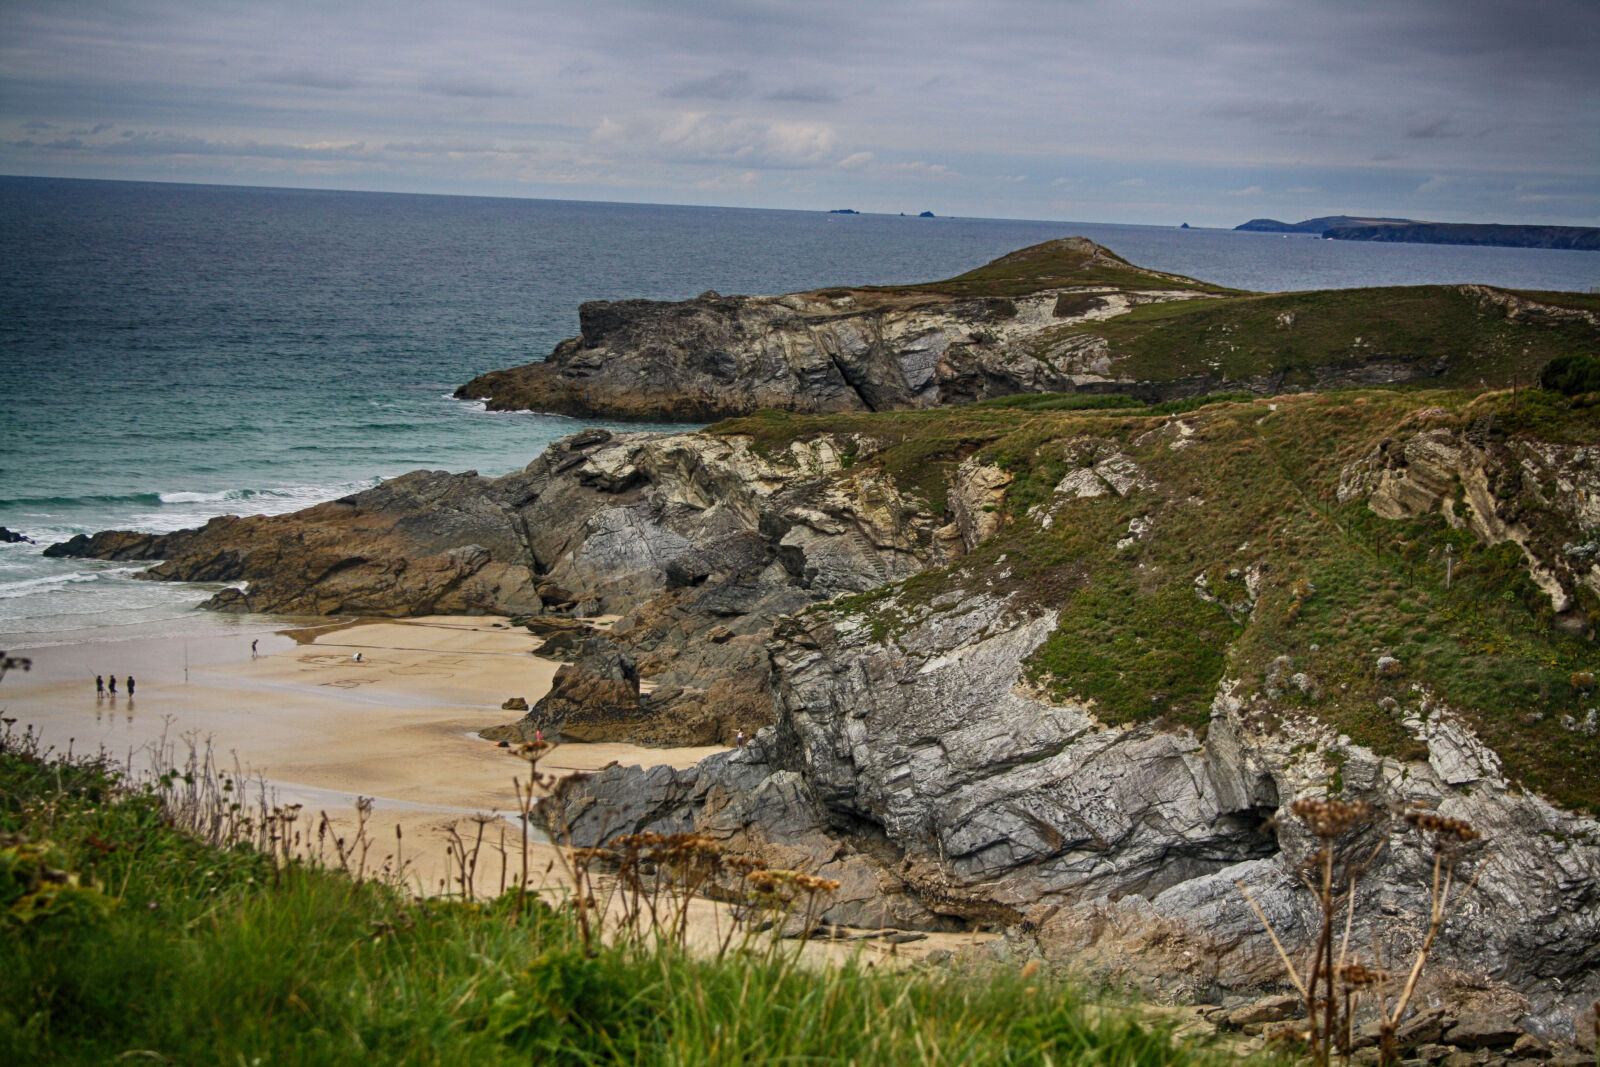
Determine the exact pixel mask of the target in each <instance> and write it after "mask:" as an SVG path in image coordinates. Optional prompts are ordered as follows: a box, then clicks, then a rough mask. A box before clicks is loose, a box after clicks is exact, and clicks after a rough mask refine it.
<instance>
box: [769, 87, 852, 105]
mask: <svg viewBox="0 0 1600 1067" xmlns="http://www.w3.org/2000/svg"><path fill="white" fill-rule="evenodd" d="M762 99H763V100H772V101H775V102H779V103H793V104H837V103H838V102H839V97H838V95H837V94H835V93H834V91H833V90H832V89H829V88H828V87H827V86H825V85H796V86H794V87H793V88H789V89H779V90H777V91H776V92H771V93H768V94H767V95H766V96H764V97H762Z"/></svg>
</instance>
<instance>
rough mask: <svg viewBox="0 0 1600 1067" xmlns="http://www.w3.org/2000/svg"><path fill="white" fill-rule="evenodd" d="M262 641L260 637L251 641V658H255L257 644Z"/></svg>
mask: <svg viewBox="0 0 1600 1067" xmlns="http://www.w3.org/2000/svg"><path fill="white" fill-rule="evenodd" d="M260 643H261V640H260V638H257V639H256V640H254V641H251V642H250V658H251V659H255V658H256V646H257V645H259V644H260Z"/></svg>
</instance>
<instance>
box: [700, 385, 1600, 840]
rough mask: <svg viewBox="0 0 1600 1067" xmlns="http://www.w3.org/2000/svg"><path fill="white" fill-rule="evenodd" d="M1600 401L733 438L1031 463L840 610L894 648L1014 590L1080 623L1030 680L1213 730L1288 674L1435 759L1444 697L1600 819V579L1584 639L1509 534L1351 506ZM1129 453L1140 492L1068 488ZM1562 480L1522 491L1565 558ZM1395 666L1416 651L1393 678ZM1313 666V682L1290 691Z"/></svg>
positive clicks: (1320, 713) (1388, 742) (1035, 416)
mask: <svg viewBox="0 0 1600 1067" xmlns="http://www.w3.org/2000/svg"><path fill="white" fill-rule="evenodd" d="M1583 403H1584V398H1582V397H1579V398H1575V399H1571V400H1569V399H1565V398H1562V397H1560V396H1558V395H1554V394H1551V393H1547V392H1543V391H1540V390H1524V391H1522V392H1521V393H1520V394H1519V395H1516V396H1512V395H1511V394H1509V393H1500V394H1487V395H1479V394H1474V393H1467V392H1413V391H1401V390H1366V391H1352V392H1341V393H1325V394H1316V395H1309V394H1307V395H1299V396H1281V397H1277V398H1275V399H1274V400H1273V401H1270V402H1269V401H1264V400H1256V401H1253V402H1247V403H1241V402H1222V403H1213V404H1210V405H1209V406H1205V407H1201V408H1199V410H1196V411H1194V412H1193V413H1192V414H1191V415H1189V416H1187V417H1184V418H1174V417H1163V416H1158V415H1155V414H1152V413H1151V409H1140V408H1137V407H1121V408H1117V409H1113V410H1105V411H1094V410H1083V411H1068V410H1051V409H1050V408H1051V404H1050V401H1049V399H1048V398H1029V399H1028V400H1027V401H1021V402H1018V403H1017V404H1015V405H1008V404H1002V403H994V404H985V405H973V406H970V407H967V408H961V409H955V410H949V411H931V412H908V413H896V414H893V415H887V416H883V415H880V416H858V417H848V418H846V417H805V418H803V417H799V416H792V415H776V414H771V413H763V414H762V415H760V416H756V417H753V418H751V419H744V420H732V421H730V422H728V423H723V424H720V425H719V426H717V427H714V428H713V430H714V431H716V432H746V433H752V434H753V435H754V436H755V437H756V439H757V441H758V442H759V443H760V445H761V447H764V448H766V449H769V450H771V451H772V452H773V454H777V453H778V452H779V451H780V450H781V448H782V446H783V444H784V443H785V442H786V440H793V439H794V438H796V437H800V436H806V435H810V434H814V433H820V432H828V433H833V434H836V435H847V436H851V437H854V438H862V439H865V440H868V441H870V442H872V444H863V445H862V446H861V455H860V458H858V459H857V460H856V461H855V462H856V463H857V464H880V465H881V466H882V469H883V470H884V471H885V472H886V473H888V474H889V475H891V476H892V477H894V478H895V479H896V480H897V481H898V482H899V483H900V484H901V485H902V487H903V488H905V489H906V490H908V491H911V492H913V493H918V494H921V495H922V496H923V497H924V499H928V500H929V501H930V502H931V503H933V505H934V506H936V507H938V508H940V509H941V510H942V509H943V508H944V507H945V506H946V505H945V503H944V494H945V491H946V490H945V483H946V481H947V479H948V478H949V477H950V476H951V475H952V474H953V472H954V470H955V468H956V466H957V465H958V464H959V463H960V462H961V460H963V459H965V458H967V457H968V456H971V455H973V454H979V455H980V456H981V457H982V458H983V459H984V460H986V461H989V462H991V463H993V464H995V465H997V466H999V467H1002V468H1004V469H1005V470H1007V471H1009V472H1010V473H1011V474H1012V476H1013V479H1014V480H1013V482H1012V484H1011V485H1010V487H1009V489H1008V490H1007V496H1006V502H1005V505H1004V510H1005V513H1006V523H1005V525H1004V526H1003V528H1002V529H1001V531H1000V533H999V534H998V535H996V536H995V537H993V538H991V539H990V540H989V541H987V542H985V543H984V544H983V545H981V546H980V547H979V548H978V550H977V551H976V552H974V553H973V554H972V555H970V556H968V557H966V558H964V559H962V560H960V561H958V562H957V563H955V564H953V565H951V566H950V567H948V568H944V569H942V570H939V571H937V572H929V573H926V574H923V575H919V576H917V577H915V578H913V579H911V580H910V581H908V582H905V583H902V584H901V585H899V586H895V587H888V588H885V589H882V590H877V591H874V592H873V593H869V594H865V595H862V596H858V597H850V598H843V599H841V600H839V601H835V602H833V603H832V604H830V605H825V606H822V608H820V609H819V610H832V611H846V612H858V613H863V614H865V615H867V616H868V617H869V618H871V619H872V620H873V621H874V629H875V632H877V633H878V634H880V635H882V636H885V637H888V638H892V637H893V636H894V634H895V633H896V632H897V631H898V629H899V628H901V627H903V626H905V625H906V624H907V622H908V621H909V620H910V619H912V618H914V617H915V614H916V612H915V611H913V610H912V609H913V608H914V607H915V606H916V605H923V606H926V605H927V604H928V603H930V602H931V601H932V600H933V599H934V598H935V597H937V596H938V595H939V594H940V593H947V592H948V591H950V590H952V589H963V588H965V589H975V590H976V589H982V590H998V591H1002V592H1011V593H1013V594H1014V595H1015V596H1016V597H1017V599H1018V603H1019V604H1023V605H1032V608H1031V609H1030V610H1047V611H1052V612H1055V613H1056V614H1057V616H1058V620H1059V621H1058V626H1057V629H1056V631H1055V632H1054V633H1053V634H1052V636H1051V637H1050V638H1049V639H1048V640H1047V641H1046V642H1045V644H1044V645H1043V646H1041V647H1040V648H1039V649H1038V651H1037V652H1036V653H1035V654H1034V656H1033V657H1032V658H1031V659H1030V661H1029V662H1028V664H1027V671H1028V673H1029V675H1030V676H1031V677H1032V678H1033V679H1034V680H1036V681H1037V682H1039V683H1041V684H1043V685H1045V686H1047V687H1049V688H1051V689H1053V690H1054V691H1056V692H1057V693H1058V694H1059V695H1060V696H1062V697H1063V698H1068V697H1072V698H1079V699H1089V700H1092V701H1094V704H1095V707H1096V709H1097V713H1098V714H1099V715H1100V716H1101V717H1102V718H1103V719H1104V720H1105V721H1107V722H1112V723H1121V722H1142V721H1152V720H1153V721H1158V722H1167V723H1171V724H1173V725H1184V726H1188V727H1191V728H1196V729H1201V730H1203V729H1204V726H1205V724H1206V722H1207V721H1208V719H1209V713H1210V705H1211V700H1212V697H1213V695H1214V693H1215V691H1216V686H1217V684H1218V682H1219V681H1220V680H1222V679H1223V678H1230V679H1238V680H1240V681H1241V682H1242V683H1243V684H1242V689H1241V693H1242V695H1245V696H1247V697H1248V696H1250V695H1252V694H1258V693H1262V692H1267V691H1269V690H1270V691H1271V692H1272V702H1273V704H1274V706H1276V707H1277V708H1279V709H1280V712H1281V713H1282V714H1306V715H1314V716H1315V717H1316V718H1317V719H1319V720H1321V721H1323V722H1325V723H1327V724H1328V725H1330V726H1332V727H1333V728H1335V729H1337V730H1339V731H1341V732H1344V733H1348V734H1349V735H1350V736H1351V737H1352V738H1353V739H1355V740H1356V741H1358V742H1359V743H1361V744H1364V745H1368V746H1370V747H1371V748H1373V749H1374V750H1375V751H1377V752H1379V753H1381V754H1386V755H1391V756H1396V757H1399V758H1402V759H1414V758H1420V757H1421V756H1423V755H1424V754H1425V753H1424V752H1423V751H1422V748H1421V746H1420V744H1419V742H1418V741H1417V740H1416V739H1415V738H1414V737H1413V735H1412V734H1411V733H1410V732H1409V731H1408V730H1407V729H1406V728H1405V726H1404V725H1403V721H1402V720H1403V718H1404V717H1405V716H1406V715H1408V714H1416V713H1417V712H1418V711H1419V710H1421V707H1422V702H1423V700H1424V699H1425V698H1426V699H1429V700H1432V701H1440V702H1443V703H1445V704H1448V705H1449V706H1450V707H1451V708H1452V709H1455V710H1456V711H1457V712H1459V713H1460V714H1461V715H1463V716H1464V717H1465V719H1466V720H1467V721H1468V722H1469V723H1470V724H1471V725H1473V726H1474V727H1475V728H1476V729H1477V730H1478V731H1479V733H1480V735H1481V736H1482V737H1483V739H1484V740H1485V741H1486V742H1487V743H1488V744H1490V745H1491V746H1492V747H1493V748H1494V749H1495V750H1496V751H1498V752H1499V753H1500V754H1501V756H1502V757H1503V758H1504V761H1505V768H1506V771H1507V772H1508V773H1509V774H1510V775H1511V777H1512V778H1513V779H1515V780H1519V781H1521V782H1522V783H1523V784H1525V785H1526V786H1528V787H1529V788H1532V789H1536V790H1538V791H1539V792H1540V793H1542V794H1543V795H1545V796H1547V797H1549V798H1551V799H1553V800H1555V801H1556V802H1558V803H1561V804H1563V805H1566V806H1568V807H1573V808H1580V809H1581V808H1587V809H1589V810H1591V811H1600V779H1596V777H1595V776H1594V775H1593V774H1592V773H1589V769H1590V768H1592V767H1595V766H1600V737H1597V736H1596V733H1595V732H1594V731H1593V730H1592V729H1590V730H1589V731H1588V732H1586V731H1585V729H1584V728H1583V724H1584V723H1585V722H1586V721H1587V722H1590V723H1592V722H1593V721H1594V720H1593V718H1592V715H1593V709H1595V708H1596V707H1597V706H1600V694H1597V692H1596V689H1595V688H1594V683H1593V677H1594V675H1595V674H1596V673H1600V648H1597V645H1596V640H1595V623H1596V622H1597V621H1600V598H1596V597H1595V596H1594V594H1593V592H1592V590H1588V589H1586V588H1584V589H1581V590H1580V591H1579V593H1578V596H1579V599H1580V607H1581V610H1582V612H1586V613H1588V616H1589V622H1588V624H1587V627H1586V629H1585V631H1584V632H1583V633H1569V632H1566V631H1565V630H1563V629H1561V628H1559V627H1557V626H1556V625H1555V618H1554V615H1553V611H1552V606H1551V602H1550V599H1549V597H1548V596H1546V595H1545V594H1544V593H1543V592H1541V591H1540V590H1539V589H1538V587H1537V586H1535V585H1534V584H1533V582H1532V581H1531V580H1530V578H1529V576H1528V573H1527V571H1526V569H1525V567H1524V563H1523V555H1522V552H1521V550H1520V549H1519V548H1518V547H1517V546H1516V545H1514V544H1510V543H1505V544H1499V545H1486V544H1484V543H1482V542H1480V541H1479V540H1478V539H1477V538H1476V537H1474V536H1473V535H1472V534H1471V533H1470V532H1468V531H1466V530H1464V529H1456V528H1453V527H1452V526H1450V525H1449V524H1448V523H1447V522H1446V521H1445V520H1444V518H1443V517H1442V516H1441V515H1439V514H1427V515H1418V516H1415V517H1412V518H1406V519H1399V520H1390V519H1384V518H1380V517H1379V516H1377V515H1375V514H1374V513H1373V512H1372V511H1371V510H1370V509H1369V508H1368V507H1367V504H1366V502H1365V499H1364V498H1356V499H1350V500H1347V501H1346V502H1343V503H1341V502H1340V501H1339V500H1338V488H1339V484H1340V477H1341V473H1342V472H1343V471H1344V470H1345V469H1346V468H1347V467H1348V465H1350V464H1351V463H1352V462H1354V461H1356V460H1359V459H1361V458H1362V457H1365V456H1366V455H1368V454H1369V453H1370V452H1371V451H1372V450H1373V449H1374V448H1375V447H1376V446H1377V445H1378V444H1379V443H1380V442H1382V441H1385V440H1395V439H1400V440H1403V439H1406V438H1407V437H1409V436H1411V435H1414V434H1416V433H1418V432H1421V431H1422V430H1424V429H1443V430H1452V431H1465V430H1467V429H1468V428H1475V431H1474V432H1478V433H1480V436H1481V437H1482V439H1483V440H1485V441H1486V442H1488V443H1491V444H1493V443H1496V442H1498V443H1500V444H1505V443H1509V442H1514V441H1516V440H1518V439H1529V440H1535V441H1544V442H1563V443H1566V444H1571V445H1583V446H1600V420H1596V419H1594V417H1593V409H1592V408H1587V407H1584V406H1583ZM880 448H881V451H878V450H877V449H880ZM1119 457H1120V458H1119ZM1123 460H1125V461H1126V462H1127V463H1129V464H1131V465H1132V467H1133V468H1136V469H1137V470H1138V471H1139V472H1141V474H1142V477H1143V479H1144V483H1143V484H1141V485H1140V486H1138V487H1135V488H1132V489H1130V490H1129V491H1128V492H1127V493H1126V495H1118V494H1117V493H1115V492H1112V491H1109V489H1107V490H1106V491H1105V492H1103V493H1102V495H1098V496H1089V497H1084V498H1077V497H1074V496H1072V495H1071V494H1070V493H1068V494H1063V493H1061V492H1058V490H1057V487H1058V486H1059V485H1060V484H1061V483H1062V481H1063V479H1064V478H1066V477H1067V476H1068V475H1071V474H1073V473H1074V472H1082V471H1086V470H1092V469H1094V468H1095V465H1096V464H1101V463H1105V462H1107V461H1117V462H1120V461H1123ZM1548 488H1549V487H1543V489H1548ZM1543 489H1542V488H1541V487H1539V486H1534V485H1522V484H1520V483H1518V484H1515V485H1510V484H1508V485H1505V486H1501V487H1500V488H1499V491H1500V492H1501V493H1502V494H1511V495H1510V497H1509V498H1508V499H1509V500H1510V503H1511V504H1512V505H1513V506H1514V507H1515V509H1516V510H1517V511H1519V512H1520V513H1521V515H1522V520H1521V521H1523V522H1524V523H1525V524H1527V525H1529V526H1530V528H1531V529H1532V530H1533V531H1534V534H1535V536H1536V537H1539V538H1544V539H1545V541H1546V543H1545V544H1544V545H1543V548H1544V549H1545V550H1546V551H1560V550H1561V548H1562V544H1563V542H1562V540H1561V539H1562V537H1564V536H1568V535H1571V533H1572V531H1571V530H1570V529H1569V528H1568V527H1566V526H1563V525H1562V524H1561V523H1560V522H1558V521H1557V520H1556V518H1555V517H1554V513H1553V512H1551V510H1550V509H1549V508H1547V507H1546V506H1545V505H1544V504H1543V503H1541V500H1542V499H1543V498H1542V496H1541V493H1542V492H1543ZM1047 515H1048V516H1049V518H1050V522H1049V523H1048V525H1047V524H1046V523H1045V522H1044V521H1043V519H1044V517H1045V516H1047ZM1447 560H1448V562H1447ZM1252 584H1254V585H1255V593H1254V595H1253V596H1252V593H1251V589H1250V587H1251V585H1252ZM1383 656H1387V657H1389V658H1391V659H1392V660H1394V661H1395V662H1394V663H1393V664H1386V665H1385V667H1384V668H1383V669H1382V670H1380V669H1379V667H1378V660H1379V659H1380V657H1383ZM1296 674H1303V675H1304V676H1305V681H1306V683H1307V684H1306V686H1305V688H1300V687H1299V686H1297V685H1294V684H1291V683H1290V681H1289V679H1290V678H1292V676H1293V675H1296Z"/></svg>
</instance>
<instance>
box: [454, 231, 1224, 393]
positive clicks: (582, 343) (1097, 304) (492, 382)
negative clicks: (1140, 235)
mask: <svg viewBox="0 0 1600 1067" xmlns="http://www.w3.org/2000/svg"><path fill="white" fill-rule="evenodd" d="M1040 247H1041V248H1042V249H1046V250H1047V252H1048V254H1049V257H1050V259H1051V261H1052V266H1051V267H1050V268H1049V269H1048V270H1047V271H1045V272H1044V273H1041V274H1040V275H1038V276H1037V278H1036V280H1037V285H1034V286H1032V287H1028V286H1024V288H1026V289H1027V291H1025V292H1016V291H1015V290H1016V288H1017V286H1016V285H1015V284H1006V285H985V286H976V287H974V289H975V290H976V291H975V292H971V293H969V292H967V291H964V290H962V289H957V290H955V291H952V292H944V291H939V289H938V288H937V287H932V288H928V289H917V288H909V287H908V288H904V289H894V290H881V289H836V290H825V291H818V292H809V293H792V294H789V295H787V296H778V297H752V296H727V297H725V296H720V295H718V294H716V293H706V294H704V295H702V296H700V297H698V298H696V299H694V300H686V301H683V302H679V303H670V302H661V301H650V300H626V301H621V302H617V303H607V302H594V303H588V304H584V305H583V306H582V307H581V308H580V309H579V312H578V318H579V325H580V330H581V333H580V335H579V336H578V337H575V338H571V339H568V340H566V341H563V342H561V343H560V344H559V345H557V346H556V349H555V351H553V352H552V353H551V354H550V356H549V357H548V358H547V359H545V360H544V361H543V362H540V363H530V364H527V365H526V366H522V367H516V368H513V369H511V370H503V371H493V372H491V373H489V374H485V375H483V376H481V377H479V378H475V379H473V380H472V381H471V382H468V383H467V384H466V385H464V386H462V387H461V388H460V389H459V390H458V391H457V394H456V395H457V396H461V397H465V398H471V399H477V398H483V399H485V400H486V402H487V403H488V405H489V407H490V408H492V409H495V410H519V409H530V410H534V411H547V412H557V413H562V414H572V415H604V416H607V417H615V418H636V419H656V420H678V421H688V420H700V421H709V420H712V419H719V418H724V417H726V416H730V415H744V414H748V413H750V412H752V411H756V410H759V409H761V408H780V409H783V410H787V411H797V412H816V413H828V412H842V411H892V410H904V409H908V408H927V407H937V406H940V405H944V404H951V403H961V402H966V401H970V400H977V399H983V398H985V397H990V396H1003V395H1009V394H1012V393H1029V392H1059V391H1070V390H1072V389H1073V388H1075V384H1076V383H1075V379H1076V376H1077V375H1078V373H1079V372H1078V370H1077V369H1076V368H1074V367H1071V366H1067V365H1064V364H1063V365H1055V364H1052V363H1050V362H1045V361H1041V360H1038V359H1036V358H1034V357H1032V356H1030V355H1028V354H1027V353H1028V351H1029V349H1030V348H1031V346H1032V343H1033V342H1034V341H1035V340H1036V339H1038V338H1039V337H1040V336H1041V335H1042V334H1043V333H1045V332H1046V331H1048V330H1052V329H1055V328H1058V327H1061V326H1065V325H1071V324H1074V323H1084V322H1092V321H1096V320H1099V319H1103V318H1108V317H1110V316H1113V315H1117V314H1120V313H1122V312H1124V311H1126V310H1128V309H1129V308H1132V307H1138V306H1141V305H1143V304H1147V303H1152V302H1159V301H1164V300H1177V299H1188V298H1193V297H1196V296H1200V295H1203V293H1204V292H1205V291H1206V290H1207V289H1208V287H1205V286H1203V285H1202V284H1201V283H1198V282H1196V283H1193V284H1192V287H1183V285H1182V284H1181V283H1183V282H1187V281H1188V279H1181V280H1177V282H1175V281H1174V279H1172V278H1171V277H1170V276H1167V275H1161V274H1158V273H1156V272H1144V271H1140V270H1139V269H1138V268H1134V267H1131V266H1130V265H1128V264H1125V263H1123V262H1122V261H1120V260H1118V259H1116V257H1115V256H1114V255H1112V254H1111V253H1110V252H1108V251H1107V250H1105V249H1102V248H1100V247H1099V246H1097V245H1094V244H1093V243H1092V242H1089V241H1085V240H1083V239H1081V238H1073V239H1068V240H1065V241H1058V242H1053V243H1052V244H1051V245H1049V246H1040ZM1102 262H1104V263H1111V264H1115V265H1116V268H1117V273H1116V275H1115V280H1114V281H1113V282H1112V283H1110V284H1094V281H1095V278H1096V276H1097V275H1096V272H1095V268H1096V266H1097V265H1098V264H1100V263H1102ZM1062 264H1065V265H1064V266H1063V265H1062ZM1075 274H1077V275H1079V276H1080V277H1074V275H1075ZM1073 281H1078V282H1079V284H1063V283H1070V282H1073ZM1140 283H1144V285H1143V286H1142V287H1141V284H1140Z"/></svg>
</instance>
